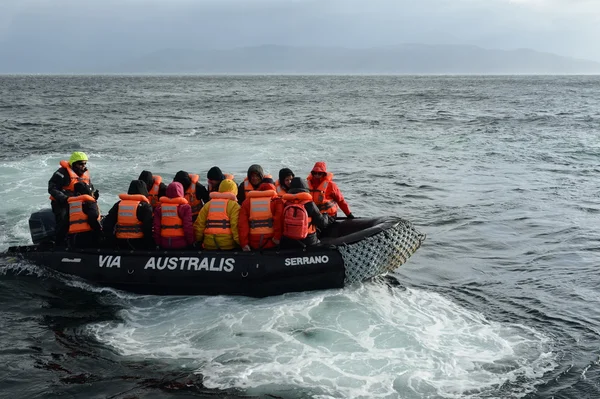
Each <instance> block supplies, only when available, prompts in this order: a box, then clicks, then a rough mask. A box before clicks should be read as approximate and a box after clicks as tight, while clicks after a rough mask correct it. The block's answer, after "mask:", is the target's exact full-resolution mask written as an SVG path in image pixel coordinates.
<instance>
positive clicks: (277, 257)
mask: <svg viewBox="0 0 600 399" xmlns="http://www.w3.org/2000/svg"><path fill="white" fill-rule="evenodd" d="M7 255H15V256H18V257H22V258H23V259H26V260H28V261H30V262H32V263H35V264H37V265H40V266H45V267H48V268H50V269H53V270H56V271H58V272H61V273H65V274H70V275H75V276H78V277H81V278H83V279H85V280H87V281H89V282H91V283H94V284H97V285H100V286H106V287H113V288H117V289H120V290H124V291H129V292H133V293H138V294H152V295H246V296H253V297H265V296H270V295H279V294H283V293H285V292H298V291H310V290H322V289H329V288H341V287H343V286H344V277H345V274H344V265H343V261H342V257H341V255H340V253H339V252H338V251H337V250H336V249H323V248H321V249H315V250H310V249H309V250H306V251H304V250H289V251H279V252H275V251H273V252H268V251H265V252H264V253H245V252H213V251H210V252H207V251H203V252H199V251H194V252H191V251H179V252H177V251H168V252H167V251H151V252H136V253H132V252H130V251H118V250H106V249H102V250H44V249H42V248H41V247H38V246H25V247H12V248H10V249H9V251H8V252H7Z"/></svg>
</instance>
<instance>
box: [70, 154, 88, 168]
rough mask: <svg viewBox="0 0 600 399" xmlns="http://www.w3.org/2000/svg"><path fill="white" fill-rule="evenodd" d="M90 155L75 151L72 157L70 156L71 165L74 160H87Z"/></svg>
mask: <svg viewBox="0 0 600 399" xmlns="http://www.w3.org/2000/svg"><path fill="white" fill-rule="evenodd" d="M87 160H88V157H87V155H85V152H81V151H75V152H74V153H72V154H71V158H69V165H73V163H74V162H78V161H87Z"/></svg>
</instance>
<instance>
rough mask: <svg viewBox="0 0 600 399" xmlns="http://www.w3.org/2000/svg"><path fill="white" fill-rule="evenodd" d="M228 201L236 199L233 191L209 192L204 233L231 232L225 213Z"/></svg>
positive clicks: (229, 222) (227, 216)
mask: <svg viewBox="0 0 600 399" xmlns="http://www.w3.org/2000/svg"><path fill="white" fill-rule="evenodd" d="M229 201H237V199H236V197H235V195H234V194H233V193H210V202H209V203H208V207H209V208H208V215H207V216H206V227H205V229H204V234H232V232H231V221H230V220H229V215H227V204H228V203H229Z"/></svg>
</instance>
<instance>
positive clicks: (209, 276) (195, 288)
mask: <svg viewBox="0 0 600 399" xmlns="http://www.w3.org/2000/svg"><path fill="white" fill-rule="evenodd" d="M53 223H54V219H53V215H52V214H51V212H50V211H48V210H42V211H40V212H36V213H34V214H33V215H32V217H31V218H30V221H29V224H30V229H31V232H32V239H33V241H34V243H36V244H37V245H30V246H21V247H11V248H9V249H8V251H7V252H5V253H4V254H3V255H4V256H9V257H16V258H22V259H25V260H28V261H30V262H32V263H34V264H37V265H40V266H45V267H47V268H49V269H52V270H56V271H58V272H61V273H65V274H69V275H74V276H78V277H81V278H83V279H85V280H87V281H88V282H90V283H93V284H97V285H99V286H106V287H114V288H117V289H120V290H124V291H129V292H133V293H138V294H153V295H246V296H253V297H265V296H270V295H279V294H283V293H286V292H298V291H311V290H322V289H329V288H341V287H343V286H345V285H348V284H353V283H356V282H360V281H365V280H368V279H370V278H373V277H375V276H378V275H381V274H385V273H387V272H389V271H391V270H394V269H396V268H397V267H399V266H400V265H402V264H404V262H406V261H407V260H408V258H409V257H410V256H411V255H412V254H413V253H414V252H415V251H416V250H417V249H418V248H419V247H420V246H421V243H422V242H423V240H424V239H425V235H423V234H421V233H420V232H418V231H417V230H415V229H414V227H413V226H412V224H411V223H410V222H408V221H407V220H404V219H401V218H397V217H381V218H371V219H367V218H361V219H352V220H344V221H340V222H338V223H336V224H335V225H334V226H333V227H332V228H330V229H329V230H328V231H326V232H325V234H324V236H323V237H322V243H321V245H320V246H318V247H309V248H306V249H294V250H285V251H274V250H272V251H264V252H233V251H223V252H213V251H171V250H169V251H119V250H113V249H106V248H102V249H89V250H75V249H73V250H68V249H64V248H62V249H61V248H56V247H54V246H52V244H51V243H50V242H49V239H50V238H51V237H53V235H52V232H53V231H54V226H53Z"/></svg>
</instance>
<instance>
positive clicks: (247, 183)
mask: <svg viewBox="0 0 600 399" xmlns="http://www.w3.org/2000/svg"><path fill="white" fill-rule="evenodd" d="M271 178H272V176H271V175H264V176H263V179H271ZM261 183H262V181H261ZM259 186H260V184H259ZM244 191H245V192H246V194H248V193H249V192H250V191H256V189H255V188H254V187H253V186H252V184H251V183H250V180H248V178H247V177H246V178H245V179H244Z"/></svg>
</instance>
